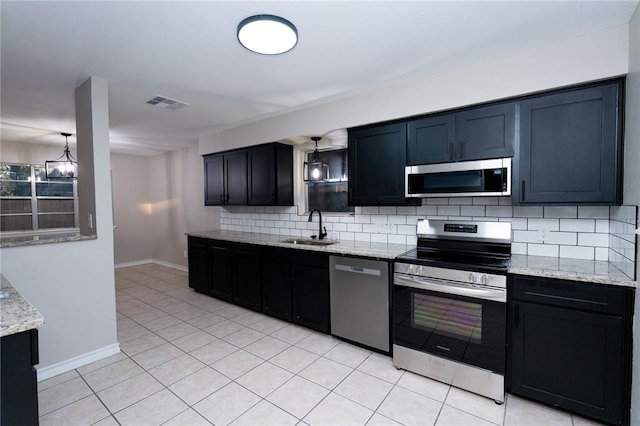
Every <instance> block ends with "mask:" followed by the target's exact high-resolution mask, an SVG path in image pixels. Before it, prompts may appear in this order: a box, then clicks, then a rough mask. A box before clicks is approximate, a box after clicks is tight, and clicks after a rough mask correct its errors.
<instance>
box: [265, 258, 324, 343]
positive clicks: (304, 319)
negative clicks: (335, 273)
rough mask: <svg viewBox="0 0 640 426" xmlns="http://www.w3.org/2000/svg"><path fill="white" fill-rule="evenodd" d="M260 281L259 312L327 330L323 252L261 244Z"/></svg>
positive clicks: (319, 329)
mask: <svg viewBox="0 0 640 426" xmlns="http://www.w3.org/2000/svg"><path fill="white" fill-rule="evenodd" d="M262 285H263V289H262V312H264V313H265V314H267V315H271V316H274V317H276V318H280V319H283V320H287V321H293V322H294V323H295V324H299V325H303V326H305V327H308V328H312V329H314V330H317V331H321V332H323V333H329V332H330V326H329V318H330V312H329V256H328V255H327V254H325V253H314V252H312V251H304V250H287V249H280V248H265V249H264V257H263V260H262Z"/></svg>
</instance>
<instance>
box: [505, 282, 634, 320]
mask: <svg viewBox="0 0 640 426" xmlns="http://www.w3.org/2000/svg"><path fill="white" fill-rule="evenodd" d="M511 287H512V298H513V299H514V300H521V301H529V302H536V303H542V304H546V305H553V306H561V307H565V308H574V309H581V310H585V311H592V312H602V313H607V314H613V315H623V314H624V313H625V301H626V298H627V295H628V292H627V290H626V289H624V288H619V287H609V286H604V285H594V284H588V283H583V282H578V281H566V280H556V279H548V278H531V277H523V276H513V277H512V286H511Z"/></svg>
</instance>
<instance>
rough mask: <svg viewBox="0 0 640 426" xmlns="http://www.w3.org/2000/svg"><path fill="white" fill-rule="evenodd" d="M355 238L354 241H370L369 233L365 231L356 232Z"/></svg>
mask: <svg viewBox="0 0 640 426" xmlns="http://www.w3.org/2000/svg"><path fill="white" fill-rule="evenodd" d="M355 240H356V241H365V242H370V241H371V234H366V233H362V232H357V233H356V234H355Z"/></svg>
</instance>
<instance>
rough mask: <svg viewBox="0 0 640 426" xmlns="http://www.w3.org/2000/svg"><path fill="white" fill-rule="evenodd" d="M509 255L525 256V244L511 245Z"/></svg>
mask: <svg viewBox="0 0 640 426" xmlns="http://www.w3.org/2000/svg"><path fill="white" fill-rule="evenodd" d="M511 253H513V254H527V244H526V243H511Z"/></svg>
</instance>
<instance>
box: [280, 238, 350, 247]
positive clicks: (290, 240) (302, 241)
mask: <svg viewBox="0 0 640 426" xmlns="http://www.w3.org/2000/svg"><path fill="white" fill-rule="evenodd" d="M280 242H281V243H287V244H299V245H305V246H330V245H331V244H335V243H337V242H338V241H336V240H312V239H307V238H288V239H286V240H281V241H280Z"/></svg>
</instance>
